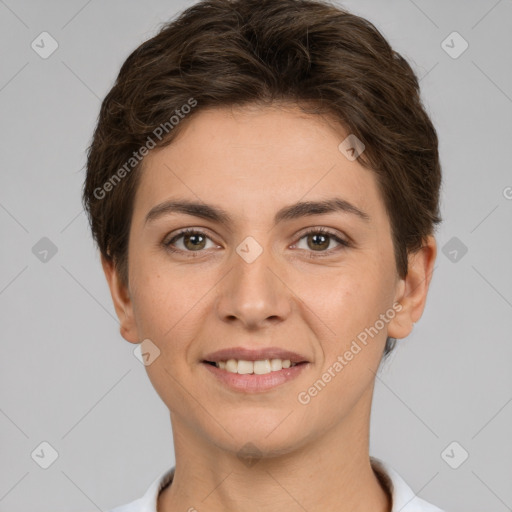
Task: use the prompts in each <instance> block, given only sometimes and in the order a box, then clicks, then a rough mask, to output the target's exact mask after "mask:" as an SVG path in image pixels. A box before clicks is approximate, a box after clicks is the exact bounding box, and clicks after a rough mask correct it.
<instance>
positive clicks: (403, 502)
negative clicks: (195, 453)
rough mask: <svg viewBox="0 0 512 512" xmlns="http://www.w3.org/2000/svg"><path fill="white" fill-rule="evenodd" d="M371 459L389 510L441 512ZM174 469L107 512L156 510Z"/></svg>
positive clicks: (378, 462) (392, 472) (382, 463)
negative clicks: (385, 489) (136, 496)
mask: <svg viewBox="0 0 512 512" xmlns="http://www.w3.org/2000/svg"><path fill="white" fill-rule="evenodd" d="M371 461H372V467H373V468H374V470H376V471H377V472H378V473H380V475H379V476H380V478H382V479H384V480H385V483H384V485H386V486H387V487H388V489H389V492H390V493H391V496H392V507H391V512H443V511H442V510H441V509H440V508H438V507H436V506H435V505H431V504H430V503H427V502H426V501H425V500H422V499H421V498H418V497H417V496H416V495H415V494H414V493H413V492H412V489H411V488H410V487H409V486H408V485H407V484H406V483H405V481H404V480H403V479H402V478H401V477H400V475H399V474H398V473H397V472H396V471H394V470H393V469H392V468H391V467H390V466H388V465H387V464H385V463H384V462H382V461H381V460H379V459H376V458H375V457H372V458H371ZM174 469H175V467H172V468H171V469H169V470H167V471H166V472H165V473H164V474H163V475H160V476H159V477H158V478H157V479H156V480H154V481H153V483H152V484H151V485H150V486H149V488H148V490H147V491H146V492H145V494H144V496H142V498H139V499H137V500H135V501H132V502H130V503H127V504H126V505H122V506H120V507H116V508H113V509H111V510H110V511H108V512H157V509H156V504H157V500H158V495H159V494H160V491H161V490H162V489H163V488H164V487H166V486H167V485H169V484H170V483H171V482H172V478H173V476H174Z"/></svg>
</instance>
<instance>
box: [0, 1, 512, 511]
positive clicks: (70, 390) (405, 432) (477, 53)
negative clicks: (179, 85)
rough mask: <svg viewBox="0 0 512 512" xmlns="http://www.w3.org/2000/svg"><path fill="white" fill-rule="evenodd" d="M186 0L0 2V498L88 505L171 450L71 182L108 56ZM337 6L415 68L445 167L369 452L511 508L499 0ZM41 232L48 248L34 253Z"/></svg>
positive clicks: (434, 492)
mask: <svg viewBox="0 0 512 512" xmlns="http://www.w3.org/2000/svg"><path fill="white" fill-rule="evenodd" d="M191 3H192V2H190V1H176V0H173V1H169V0H167V1H164V0H148V1H145V2H136V1H133V0H132V1H126V0H125V1H121V0H112V1H108V2H105V1H104V2H101V1H99V0H90V1H88V2H87V1H84V0H73V1H64V0H53V1H45V2H40V1H36V0H30V1H28V0H24V1H17V0H0V39H1V44H0V62H1V65H0V123H1V130H2V131H1V133H2V142H1V148H2V150H1V157H0V158H1V176H2V186H1V188H0V226H1V233H2V237H1V240H2V242H1V243H2V251H1V253H0V255H1V256H0V257H1V260H0V315H1V333H2V334H1V335H2V357H1V362H0V379H1V388H0V407H1V410H0V433H1V439H2V442H1V454H0V511H2V512H4V511H9V512H18V511H28V510H30V511H32V512H39V511H50V510H51V511H64V510H66V511H71V510H73V511H80V512H83V511H92V510H106V509H108V508H111V507H114V506H116V505H120V504H122V503H126V502H128V501H131V500H133V499H135V498H138V497H140V496H141V495H142V494H143V493H144V491H145V490H146V489H147V487H148V485H149V484H150V483H151V482H152V481H153V480H154V479H155V478H156V477H157V476H159V475H160V474H161V473H162V472H163V471H165V470H166V469H167V468H169V467H171V465H173V464H174V454H173V447H172V436H171V429H170V422H169V415H168V411H167V409H166V407H165V405H164V404H163V403H162V402H161V401H160V398H159V397H158V396H157V394H156V392H155V391H154V390H153V388H152V386H151V384H150V382H149V380H148V377H147V376H146V372H145V369H144V366H143V365H142V364H141V363H140V362H139V361H138V360H137V359H136V358H135V357H134V355H133V350H134V346H133V345H132V344H129V343H127V342H126V341H124V340H123V338H122V337H121V336H120V334H119V332H118V322H117V319H116V316H115V313H114V308H113V306H112V303H111V299H110V295H109V291H108V287H107V284H106V281H105V279H104V276H103V273H102V270H101V267H100V263H99V257H98V254H97V252H96V249H95V247H94V246H93V243H92V240H91V236H90V234H89V230H88V224H87V222H86V217H85V215H84V213H83V211H82V209H81V203H80V192H81V185H82V181H83V178H84V164H85V149H86V147H87V146H88V144H89V141H90V137H91V135H92V130H93V127H94V123H95V120H96V116H97V114H98V111H99V106H100V99H101V98H103V97H104V95H105V94H106V93H107V92H108V90H109V89H110V87H111V86H112V84H113V81H114V79H115V77H116V75H117V72H118V70H119V67H120V65H121V63H122V62H123V61H124V59H125V58H126V57H127V56H128V54H129V53H130V52H131V51H132V50H133V49H134V48H135V47H136V46H137V45H138V44H139V43H141V42H142V41H144V40H146V39H147V38H149V37H150V36H152V35H153V34H154V33H155V32H156V30H157V29H158V25H159V23H160V22H163V21H165V20H167V19H168V18H169V17H171V16H173V15H174V14H176V13H177V12H178V11H180V10H181V9H183V8H184V7H186V6H188V5H191ZM343 5H345V6H347V7H348V8H349V9H351V10H352V11H353V12H354V13H356V14H360V15H362V16H365V17H367V18H368V19H369V20H370V21H372V22H373V23H374V24H375V25H376V26H377V27H378V28H379V29H380V30H381V31H382V32H383V34H384V35H385V36H386V37H387V38H388V40H389V41H390V43H391V44H392V46H393V47H394V48H395V49H396V50H398V51H399V52H401V53H402V55H403V56H404V57H406V58H407V59H408V60H409V61H410V62H411V64H412V65H413V68H414V69H415V71H416V72H417V74H418V75H419V77H420V78H421V86H422V90H423V98H424V103H425V105H426V107H427V109H428V111H429V112H430V114H431V116H432V119H433V121H434V124H435V125H436V127H437V129H438V134H439V137H440V149H441V158H442V164H443V172H444V187H443V190H442V204H441V206H442V215H443V217H444V219H445V221H444V223H443V225H442V227H441V228H440V229H439V231H438V233H437V239H438V244H439V254H438V259H437V262H436V268H435V274H434V278H433V280H432V285H431V291H430V295H429V299H428V302H427V307H426V310H425V313H424V315H423V318H422V319H421V320H420V322H419V323H418V324H417V325H416V328H415V330H414V332H413V333H412V335H411V336H409V337H408V338H407V339H406V340H402V341H401V342H400V345H399V347H398V349H397V351H396V353H395V354H393V356H392V357H391V359H390V361H389V362H387V363H386V364H385V365H384V366H383V368H382V371H381V373H380V374H379V378H378V380H377V386H376V392H375V401H374V412H373V423H372V453H373V455H375V456H378V457H381V458H382V459H384V460H385V461H387V462H388V463H389V464H390V465H391V466H392V467H394V468H395V469H396V470H397V471H398V472H399V473H400V474H401V475H402V476H403V477H404V478H405V480H406V481H407V482H408V483H409V484H410V486H411V487H412V488H413V490H414V491H415V492H417V493H418V494H419V495H420V496H421V497H423V498H424V499H426V500H428V501H432V502H433V503H435V504H437V505H438V506H440V507H442V508H445V509H446V510H451V511H454V512H462V511H464V512H476V511H482V510H485V511H491V510H492V511H496V512H501V511H506V510H512V486H511V485H510V482H511V476H512V441H511V440H510V430H511V429H510V427H511V423H512V404H511V401H512V372H511V371H510V362H511V356H512V345H511V343H510V332H511V330H512V271H511V264H510V263H511V257H510V255H511V253H512V237H511V236H510V235H511V233H512V230H511V228H512V199H511V198H512V188H511V187H512V173H511V165H510V146H511V141H512V126H511V124H512V123H511V122H510V121H511V119H512V70H511V58H510V54H511V50H512V1H511V0H500V1H495V0H479V1H462V0H458V1H450V2H445V1H426V0H422V1H420V0H415V1H412V0H396V1H392V0H389V1H382V0H381V1H377V0H363V1H361V0H360V1H349V2H344V4H343ZM43 31H47V32H49V33H50V34H51V36H52V37H53V38H54V39H55V40H56V41H57V42H58V45H59V47H58V49H57V50H56V51H55V53H53V54H52V55H51V56H50V57H49V58H47V59H43V58H41V57H40V56H39V54H38V53H36V52H35V51H34V50H33V49H32V48H31V43H32V41H34V40H36V42H37V40H40V39H36V38H38V36H39V34H40V33H41V32H43ZM453 31H457V32H458V33H459V34H460V35H461V36H462V37H463V38H464V39H465V40H466V41H467V42H468V44H469V47H468V48H467V50H466V51H465V52H464V53H462V54H461V55H460V56H458V58H453V55H452V56H450V55H449V54H448V53H447V51H445V49H446V46H442V42H443V41H444V40H445V39H446V38H447V36H449V34H451V33H452V32H453ZM452 39H453V37H452ZM447 41H448V43H445V45H446V44H448V45H450V46H452V47H453V48H452V49H451V50H450V51H451V52H452V54H453V52H454V51H457V50H458V49H460V48H461V47H462V46H461V40H460V39H455V40H454V42H451V39H448V40H447ZM46 48H48V45H47V44H46ZM507 187H508V188H507ZM43 237H47V238H48V239H49V240H51V242H52V243H53V244H54V245H55V247H56V249H57V252H56V254H54V255H52V253H51V252H49V253H48V254H47V256H46V261H41V258H43V256H42V254H43V253H41V252H38V251H40V250H41V247H43V248H44V245H45V244H48V242H47V241H43V242H39V241H40V239H41V238H43ZM454 237H455V238H454ZM38 242H39V243H40V244H42V245H37V246H36V249H35V250H34V251H33V247H34V246H35V245H36V244H37V243H38ZM464 247H466V248H467V253H466V254H463V248H464ZM454 250H455V251H456V254H455V252H453V251H454ZM443 251H444V252H443ZM34 252H35V254H34ZM43 260H44V258H43ZM506 434H508V435H506ZM43 441H46V442H48V443H50V445H51V446H52V447H53V448H54V449H55V450H56V451H57V452H58V458H57V459H56V460H55V462H54V463H53V464H52V465H51V466H50V467H49V468H48V469H42V468H41V467H40V466H39V465H38V464H37V463H36V462H35V460H34V459H37V457H36V456H34V459H33V458H32V456H31V454H32V453H33V452H34V450H36V449H37V450H36V452H37V451H38V450H39V452H40V443H41V442H43ZM453 441H456V442H457V443H458V445H455V447H454V448H453V445H452V447H451V448H449V449H448V450H447V451H445V448H446V447H448V445H450V443H452V442H453ZM452 448H453V451H452ZM462 450H465V451H467V452H468V453H469V458H468V459H467V460H466V461H465V462H464V463H463V464H462V465H460V467H458V469H453V468H452V467H450V466H449V465H448V464H447V462H446V461H445V460H449V462H450V463H451V464H452V465H457V464H458V463H460V461H461V460H462V456H463V454H464V452H463V451H462ZM43 452H44V450H43ZM44 453H45V456H47V455H48V453H49V451H48V450H46V452H44ZM443 453H445V455H444V459H443V456H442V454H443ZM446 454H448V456H447V455H446ZM42 458H44V457H41V460H42Z"/></svg>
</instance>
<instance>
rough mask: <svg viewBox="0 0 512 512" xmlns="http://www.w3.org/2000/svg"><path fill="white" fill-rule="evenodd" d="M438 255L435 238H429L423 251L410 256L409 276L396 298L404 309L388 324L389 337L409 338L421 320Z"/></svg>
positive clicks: (400, 284) (403, 281) (402, 281)
mask: <svg viewBox="0 0 512 512" xmlns="http://www.w3.org/2000/svg"><path fill="white" fill-rule="evenodd" d="M436 255H437V245H436V241H435V238H434V237H433V236H429V237H428V238H427V240H426V242H425V243H424V245H423V246H422V247H421V249H419V250H418V251H416V252H415V253H411V254H409V257H408V271H407V276H405V279H401V280H400V282H399V288H398V290H397V296H396V298H395V300H396V301H397V302H399V303H400V304H401V306H402V308H401V310H400V311H399V312H398V313H397V315H396V316H395V317H394V318H393V320H392V321H391V322H390V323H389V324H388V336H391V337H393V338H397V339H401V338H405V337H407V336H408V335H409V334H410V333H411V331H412V329H413V327H414V324H415V323H416V322H417V321H418V320H419V319H420V318H421V315H422V314H423V310H424V309H425V304H426V301H427V294H428V290H429V286H430V281H431V279H432V273H433V271H434V263H435V259H436Z"/></svg>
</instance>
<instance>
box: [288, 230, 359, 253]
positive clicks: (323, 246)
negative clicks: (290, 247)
mask: <svg viewBox="0 0 512 512" xmlns="http://www.w3.org/2000/svg"><path fill="white" fill-rule="evenodd" d="M304 238H305V239H306V240H307V241H306V247H301V242H302V239H304ZM332 242H334V244H335V245H334V248H333V247H332ZM336 244H337V245H338V247H336ZM296 247H297V248H298V249H304V250H306V251H309V253H310V255H311V256H324V255H325V256H328V255H330V254H332V253H334V252H337V251H339V250H340V249H343V248H346V247H350V243H349V242H347V241H346V240H343V239H342V238H340V237H339V236H338V235H337V234H336V233H331V232H330V231H327V230H326V229H324V228H314V229H310V230H309V231H308V232H306V233H303V235H302V236H301V238H300V240H299V242H298V243H297V244H296ZM329 247H330V248H329ZM314 253H318V254H314Z"/></svg>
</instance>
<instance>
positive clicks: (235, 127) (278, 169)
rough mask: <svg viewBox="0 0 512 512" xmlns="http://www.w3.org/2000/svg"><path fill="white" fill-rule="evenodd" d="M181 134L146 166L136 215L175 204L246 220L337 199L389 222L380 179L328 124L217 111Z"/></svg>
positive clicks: (291, 110)
mask: <svg viewBox="0 0 512 512" xmlns="http://www.w3.org/2000/svg"><path fill="white" fill-rule="evenodd" d="M183 128H184V129H183V130H182V131H181V132H180V133H179V135H178V137H177V138H176V139H175V140H174V141H173V142H172V143H171V144H170V145H168V146H166V147H164V148H159V149H155V150H152V152H151V153H150V154H149V155H148V156H147V157H146V158H145V160H144V166H143V171H142V176H141V179H140V182H139V188H138V191H137V195H136V201H135V215H138V216H139V217H140V216H141V215H143V214H145V213H147V212H148V211H149V210H150V209H151V208H152V207H153V206H154V205H155V204H157V203H159V202H163V201H165V200H168V199H169V198H173V197H180V198H183V197H187V198H190V199H193V200H196V201H203V202H206V203H210V202H213V203H215V204H221V205H223V207H224V209H227V210H230V211H233V212H234V214H235V215H239V216H245V215H249V213H250V212H251V211H252V210H254V211H258V210H259V211H260V212H261V211H268V212H269V215H270V214H272V215H273V214H274V212H275V211H276V210H277V209H279V208H280V207H282V206H283V205H287V204H291V203H295V202H297V201H299V200H302V201H307V200H319V199H328V198H331V197H335V196H336V197H342V198H343V199H346V200H347V201H349V202H350V203H352V204H354V205H356V206H357V207H358V208H360V209H362V210H364V211H367V212H368V213H370V212H371V213H370V215H371V216H372V217H374V218H375V217H377V218H378V217H379V216H380V217H382V215H384V216H385V215H386V214H385V209H384V205H383V203H382V200H381V198H380V193H379V191H378V188H377V183H376V180H375V176H374V173H373V172H372V171H370V170H368V169H365V168H364V167H362V166H361V165H360V164H359V163H358V162H357V160H354V161H351V160H349V159H348V158H346V156H345V155H344V154H343V153H342V152H341V151H340V150H339V149H338V146H339V144H340V143H341V142H342V141H343V140H344V139H345V138H346V137H347V135H348V133H347V131H346V130H344V129H343V128H342V126H341V125H339V124H337V123H335V122H334V121H333V120H330V119H329V118H325V117H320V116H318V115H312V114H305V113H303V112H302V111H301V110H299V108H298V107H293V106H288V107H278V108H275V107H255V106H251V107H240V108H236V109H235V108H216V109H205V110H202V111H198V112H196V113H194V115H193V117H192V118H191V119H189V120H188V122H187V123H186V125H184V127H183ZM134 220H135V219H134Z"/></svg>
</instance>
